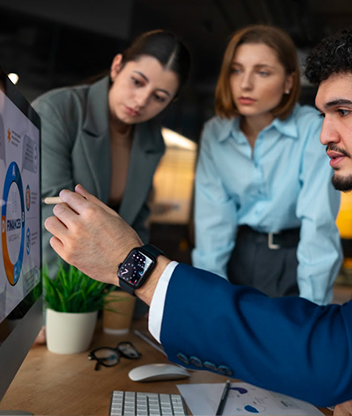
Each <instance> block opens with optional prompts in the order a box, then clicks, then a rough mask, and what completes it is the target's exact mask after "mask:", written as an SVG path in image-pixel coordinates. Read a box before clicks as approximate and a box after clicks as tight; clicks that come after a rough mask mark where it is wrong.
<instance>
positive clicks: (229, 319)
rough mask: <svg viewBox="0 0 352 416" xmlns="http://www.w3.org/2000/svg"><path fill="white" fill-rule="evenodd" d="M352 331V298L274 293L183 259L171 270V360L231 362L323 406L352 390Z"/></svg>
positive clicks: (238, 371)
mask: <svg viewBox="0 0 352 416" xmlns="http://www.w3.org/2000/svg"><path fill="white" fill-rule="evenodd" d="M351 336H352V302H348V303H346V304H344V305H342V306H339V305H328V306H319V305H316V304H314V303H312V302H310V301H308V300H306V299H303V298H299V297H292V298H290V297H286V298H275V299H272V298H269V297H267V296H265V295H264V294H262V293H261V292H259V291H257V290H256V289H252V288H249V287H245V286H235V285H232V284H230V283H229V282H228V281H226V280H224V279H222V278H220V277H218V276H216V275H214V274H212V273H209V272H206V271H203V270H199V269H195V268H192V267H190V266H187V265H184V264H180V265H178V266H177V267H176V269H175V271H174V273H173V275H172V277H171V280H170V283H169V287H168V291H167V295H166V300H165V308H164V315H163V321H162V327H161V342H162V344H163V346H164V348H165V351H166V352H167V354H168V357H169V359H170V360H171V361H174V362H176V363H178V364H182V365H183V362H182V361H181V360H180V358H179V357H180V355H182V356H183V357H196V358H197V359H198V360H199V363H205V362H212V363H214V364H215V366H216V367H218V366H219V367H220V366H226V367H227V368H229V369H230V370H231V372H232V377H234V378H238V379H241V380H243V381H245V382H248V383H252V384H254V385H256V386H259V387H262V388H266V389H268V390H272V391H276V392H280V393H283V394H287V395H290V396H292V397H296V398H298V399H301V400H306V401H309V402H311V403H313V404H315V405H317V406H327V405H333V404H337V403H341V402H344V401H346V400H349V399H351V398H352V371H351V370H350V369H351V368H352V367H351V365H352V339H351ZM191 361H192V360H191ZM189 367H190V368H194V369H198V370H199V369H200V368H199V366H194V365H189ZM205 369H208V368H205Z"/></svg>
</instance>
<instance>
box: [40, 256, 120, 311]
mask: <svg viewBox="0 0 352 416" xmlns="http://www.w3.org/2000/svg"><path fill="white" fill-rule="evenodd" d="M43 281H44V302H45V303H46V305H47V307H48V308H49V309H53V310H54V311H57V312H76V313H77V312H78V313H82V312H94V311H97V310H101V309H103V307H104V301H105V297H106V296H107V295H108V294H109V293H110V292H111V291H113V290H114V289H115V286H113V285H109V284H106V283H102V282H98V281H96V280H93V279H91V278H90V277H88V276H87V275H86V274H84V273H83V272H81V271H80V270H78V269H77V268H76V267H74V266H68V267H66V266H64V265H62V264H60V266H59V271H58V273H57V275H56V277H55V279H50V277H49V274H48V271H47V270H46V269H43Z"/></svg>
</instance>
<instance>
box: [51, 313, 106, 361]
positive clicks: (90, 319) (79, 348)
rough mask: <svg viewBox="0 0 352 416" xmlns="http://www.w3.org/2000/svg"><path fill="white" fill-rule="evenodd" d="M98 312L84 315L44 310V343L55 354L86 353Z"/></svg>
mask: <svg viewBox="0 0 352 416" xmlns="http://www.w3.org/2000/svg"><path fill="white" fill-rule="evenodd" d="M97 316H98V311H95V312H85V313H68V312H67V313H66V312H56V311H53V310H52V309H47V310H46V343H47V347H48V350H49V351H51V352H55V353H57V354H78V353H80V352H84V351H87V350H88V349H89V346H90V344H91V342H92V339H93V334H94V329H95V325H96V322H97Z"/></svg>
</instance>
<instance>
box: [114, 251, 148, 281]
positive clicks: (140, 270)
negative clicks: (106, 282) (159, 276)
mask: <svg viewBox="0 0 352 416" xmlns="http://www.w3.org/2000/svg"><path fill="white" fill-rule="evenodd" d="M154 263H155V261H154V260H153V259H151V258H150V257H148V256H147V255H146V254H144V253H142V252H141V251H140V250H137V249H134V250H132V251H131V252H130V254H129V255H128V256H127V258H126V260H125V261H124V262H123V263H122V264H121V266H120V268H119V272H118V277H119V278H120V279H123V280H124V281H126V282H128V283H129V284H130V285H133V286H134V287H136V288H137V287H138V283H139V282H141V281H143V277H144V276H146V274H147V272H148V271H149V270H150V266H151V265H154Z"/></svg>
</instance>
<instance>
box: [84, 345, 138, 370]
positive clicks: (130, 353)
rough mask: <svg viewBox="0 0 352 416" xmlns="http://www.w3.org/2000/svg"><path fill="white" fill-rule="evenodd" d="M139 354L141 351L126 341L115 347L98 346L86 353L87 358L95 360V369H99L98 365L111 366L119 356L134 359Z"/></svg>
mask: <svg viewBox="0 0 352 416" xmlns="http://www.w3.org/2000/svg"><path fill="white" fill-rule="evenodd" d="M140 356H141V353H140V352H138V351H137V349H136V347H135V346H134V345H133V344H131V343H130V342H128V341H123V342H120V343H119V344H118V345H117V347H116V348H112V347H99V348H95V349H94V350H92V351H91V352H90V353H89V354H88V359H89V360H92V361H93V360H95V361H96V364H95V368H94V369H95V370H96V371H97V370H99V369H100V366H101V365H103V366H104V367H113V366H115V365H117V364H118V363H119V362H120V358H121V357H124V358H128V359H130V360H136V359H137V358H139V357H140Z"/></svg>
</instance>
